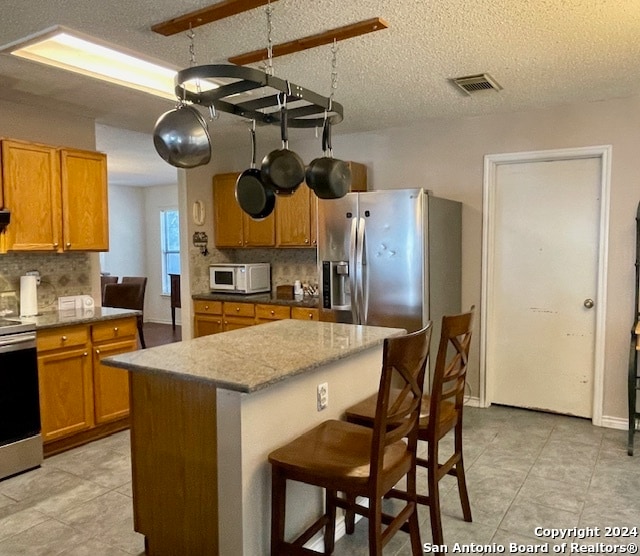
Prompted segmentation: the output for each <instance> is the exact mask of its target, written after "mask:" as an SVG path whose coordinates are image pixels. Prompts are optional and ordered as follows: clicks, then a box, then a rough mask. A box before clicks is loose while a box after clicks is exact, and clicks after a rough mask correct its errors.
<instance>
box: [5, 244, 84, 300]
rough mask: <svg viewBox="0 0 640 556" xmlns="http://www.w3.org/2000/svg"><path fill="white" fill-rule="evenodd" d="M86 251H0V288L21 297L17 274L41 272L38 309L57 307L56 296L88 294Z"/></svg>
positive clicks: (18, 275)
mask: <svg viewBox="0 0 640 556" xmlns="http://www.w3.org/2000/svg"><path fill="white" fill-rule="evenodd" d="M90 268H91V266H90V260H89V254H88V253H6V254H2V255H0V292H5V291H15V292H16V296H17V298H18V299H20V276H22V275H24V274H25V273H27V272H28V271H30V270H37V271H39V272H40V277H41V283H40V286H38V309H39V310H40V311H47V310H51V309H55V308H57V301H58V297H60V296H65V295H83V294H91V275H90Z"/></svg>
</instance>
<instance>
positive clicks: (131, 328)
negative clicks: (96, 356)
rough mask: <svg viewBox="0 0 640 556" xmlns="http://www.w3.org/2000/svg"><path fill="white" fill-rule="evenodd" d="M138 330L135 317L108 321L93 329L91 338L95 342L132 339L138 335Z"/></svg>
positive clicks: (94, 326) (95, 325) (98, 324)
mask: <svg viewBox="0 0 640 556" xmlns="http://www.w3.org/2000/svg"><path fill="white" fill-rule="evenodd" d="M137 330H138V329H137V324H136V318H135V317H130V318H126V319H114V320H107V321H104V322H99V323H97V324H94V325H93V326H92V327H91V338H92V339H93V341H94V342H107V341H110V340H117V339H120V338H131V337H134V336H135V335H136V332H137Z"/></svg>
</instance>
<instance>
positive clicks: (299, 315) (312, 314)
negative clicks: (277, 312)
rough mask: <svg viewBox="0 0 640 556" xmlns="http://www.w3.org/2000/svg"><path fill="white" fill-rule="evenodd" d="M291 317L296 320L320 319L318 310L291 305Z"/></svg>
mask: <svg viewBox="0 0 640 556" xmlns="http://www.w3.org/2000/svg"><path fill="white" fill-rule="evenodd" d="M291 318H292V319H298V320H315V321H318V320H320V310H319V309H314V308H307V307H291Z"/></svg>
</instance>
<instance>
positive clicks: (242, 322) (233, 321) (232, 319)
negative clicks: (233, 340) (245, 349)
mask: <svg viewBox="0 0 640 556" xmlns="http://www.w3.org/2000/svg"><path fill="white" fill-rule="evenodd" d="M222 314H223V319H222V330H223V331H224V332H227V331H229V330H237V329H238V328H246V327H247V326H253V325H254V324H255V323H256V320H255V319H256V311H255V304H253V303H235V302H230V301H225V302H223V303H222Z"/></svg>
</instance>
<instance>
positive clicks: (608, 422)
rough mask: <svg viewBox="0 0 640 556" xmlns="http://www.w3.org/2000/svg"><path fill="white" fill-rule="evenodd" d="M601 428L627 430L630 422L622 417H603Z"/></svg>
mask: <svg viewBox="0 0 640 556" xmlns="http://www.w3.org/2000/svg"><path fill="white" fill-rule="evenodd" d="M600 426H602V427H606V428H608V429H618V430H627V429H628V428H629V420H628V419H623V418H621V417H609V416H603V417H602V419H601V424H600Z"/></svg>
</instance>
